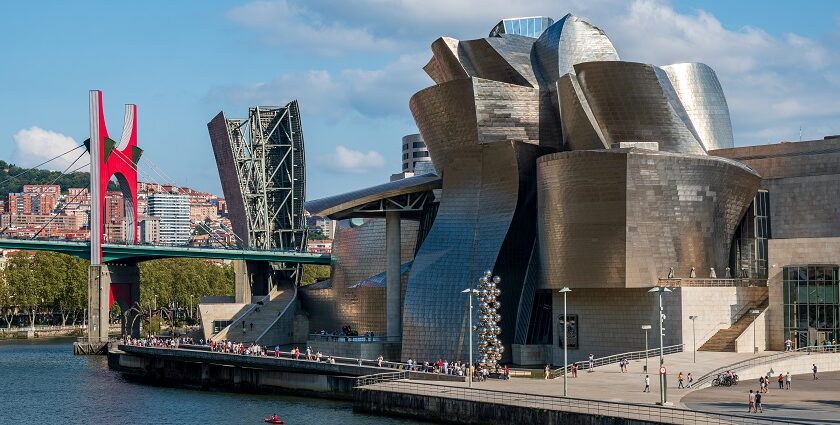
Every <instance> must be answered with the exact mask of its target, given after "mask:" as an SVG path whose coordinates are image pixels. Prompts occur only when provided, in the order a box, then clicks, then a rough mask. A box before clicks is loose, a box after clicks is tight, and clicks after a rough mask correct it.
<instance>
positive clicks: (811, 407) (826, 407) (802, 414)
mask: <svg viewBox="0 0 840 425" xmlns="http://www.w3.org/2000/svg"><path fill="white" fill-rule="evenodd" d="M783 372H784V371H783ZM819 377H820V379H818V380H816V381H815V380H813V379H812V378H811V375H810V374H804V375H794V376H793V379H792V382H791V390H790V391H788V390H780V389H779V387H778V385H777V384H776V379H771V380H770V387H769V391H768V392H767V394H762V399H761V403H762V405H763V407H764V413H763V414H761V413H759V414H754V415H755V416H757V417H762V418H768V419H792V418H796V420H797V421H801V422H812V423H815V424H840V400H838V398H837V394H838V393H840V372H826V373H822V372H821V373H820V375H819ZM751 389H752V390H757V389H758V381H757V380H750V381H741V382H740V383H739V384H738V385H737V386H732V387H712V388H705V389H702V390H699V391H694V392H692V393H690V394H688V395H686V396H685V397H683V399H682V403H683V404H684V405H685V406H686V407H688V408H689V409H693V410H703V411H711V412H721V413H736V414H739V415H743V414H747V394H748V393H749V390H751Z"/></svg>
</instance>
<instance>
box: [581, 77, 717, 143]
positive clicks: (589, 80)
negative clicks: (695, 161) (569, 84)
mask: <svg viewBox="0 0 840 425" xmlns="http://www.w3.org/2000/svg"><path fill="white" fill-rule="evenodd" d="M575 71H576V74H577V77H578V81H579V83H580V87H581V89H582V90H583V93H584V94H585V96H586V99H587V101H588V102H589V106H590V107H591V109H592V114H593V115H594V116H595V119H596V120H597V121H598V125H599V126H600V128H601V132H602V134H603V136H604V141H605V142H606V143H607V144H608V145H610V146H612V144H613V143H619V142H656V143H659V149H660V150H662V151H667V152H676V153H685V154H695V155H703V154H705V153H706V151H705V149H703V146H702V145H701V144H700V141H698V140H697V138H696V137H695V135H694V134H693V132H692V129H690V128H689V127H687V126H686V124H685V121H684V120H683V118H681V117H680V112H679V109H675V108H674V105H673V104H672V102H671V101H670V100H669V98H668V95H667V93H666V90H665V89H663V87H662V85H661V83H660V79H659V77H657V73H656V70H655V69H654V67H653V66H652V65H648V64H641V63H633V62H586V63H581V64H578V65H575Z"/></svg>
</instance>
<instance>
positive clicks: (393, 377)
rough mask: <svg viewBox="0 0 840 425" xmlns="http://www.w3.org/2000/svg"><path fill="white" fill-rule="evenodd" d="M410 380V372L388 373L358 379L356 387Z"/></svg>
mask: <svg viewBox="0 0 840 425" xmlns="http://www.w3.org/2000/svg"><path fill="white" fill-rule="evenodd" d="M403 379H408V372H386V373H375V374H373V375H365V376H360V377H358V378H356V385H355V386H356V387H363V386H365V385H373V384H379V383H382V382H392V381H399V380H403Z"/></svg>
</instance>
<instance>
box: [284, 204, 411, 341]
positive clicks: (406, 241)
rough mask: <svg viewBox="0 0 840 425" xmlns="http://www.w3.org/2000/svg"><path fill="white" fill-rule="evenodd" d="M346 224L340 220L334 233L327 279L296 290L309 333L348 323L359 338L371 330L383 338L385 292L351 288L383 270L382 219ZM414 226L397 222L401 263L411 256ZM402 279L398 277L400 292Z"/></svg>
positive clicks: (403, 284)
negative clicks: (306, 315) (306, 319)
mask: <svg viewBox="0 0 840 425" xmlns="http://www.w3.org/2000/svg"><path fill="white" fill-rule="evenodd" d="M348 221H349V220H348ZM348 221H342V224H341V226H340V227H339V228H338V229H336V236H335V239H334V240H333V250H332V266H331V267H332V270H331V279H330V280H329V281H328V282H322V283H317V284H314V285H310V286H304V287H301V290H300V291H299V292H298V294H299V295H300V299H301V303H302V306H303V308H304V309H305V310H306V311H307V312H309V329H310V332H318V331H320V330H322V329H323V330H326V331H328V332H332V331H338V330H339V329H340V328H341V326H343V325H350V326H351V327H352V328H353V329H355V330H357V331H358V332H359V333H360V334H362V333H364V332H366V331H373V332H375V333H376V334H377V335H385V330H386V323H387V322H386V316H385V313H386V311H385V288H384V287H369V286H363V287H355V288H354V287H353V286H356V285H357V284H358V283H360V282H362V281H364V280H366V279H368V278H370V277H372V276H376V275H378V274H382V273H384V272H385V219H381V218H377V219H367V220H365V221H364V224H362V225H360V226H353V227H351V226H349V225H348V224H347V223H348ZM418 226H419V224H418V222H417V221H414V220H402V222H401V223H400V230H401V232H400V233H401V239H400V240H401V250H400V260H401V263H406V262H408V261H411V259H412V258H413V257H414V248H415V245H416V240H417V231H418ZM407 278H408V277H407V274H403V276H402V286H403V288H405V282H406V280H407ZM403 291H405V289H403Z"/></svg>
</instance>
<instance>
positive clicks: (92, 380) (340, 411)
mask: <svg viewBox="0 0 840 425" xmlns="http://www.w3.org/2000/svg"><path fill="white" fill-rule="evenodd" d="M0 397H2V398H0V406H2V408H1V409H0V411H1V412H0V424H45V423H50V424H123V423H133V424H260V423H262V418H263V417H266V416H268V415H269V414H272V413H277V414H278V415H280V417H281V418H283V419H284V420H285V421H286V423H287V424H290V425H297V424H317V425H331V424H342V425H367V424H410V423H418V422H410V421H406V420H404V419H391V418H383V417H378V416H370V415H361V414H356V413H353V410H352V406H351V404H350V403H349V402H337V401H330V400H322V399H313V398H303V397H294V396H286V395H252V394H235V393H227V392H221V391H201V390H191V389H182V388H166V387H158V386H152V385H145V384H140V383H135V382H133V381H129V380H126V379H124V378H123V377H122V376H121V375H120V374H118V373H115V372H112V371H110V370H108V364H107V360H106V358H105V356H74V355H73V342H72V340H70V339H53V340H32V341H26V340H14V341H0Z"/></svg>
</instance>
